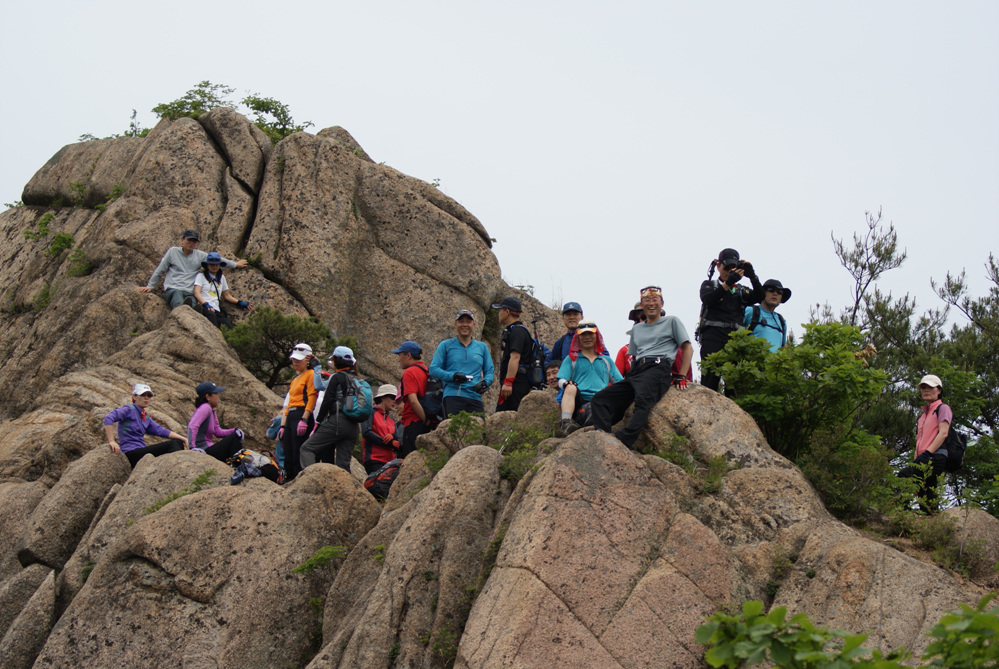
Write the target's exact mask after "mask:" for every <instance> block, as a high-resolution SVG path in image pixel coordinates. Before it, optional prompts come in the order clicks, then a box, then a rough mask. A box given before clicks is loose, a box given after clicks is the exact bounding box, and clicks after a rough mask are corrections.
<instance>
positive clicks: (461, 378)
mask: <svg viewBox="0 0 999 669" xmlns="http://www.w3.org/2000/svg"><path fill="white" fill-rule="evenodd" d="M451 380H452V381H454V382H455V383H465V382H466V381H468V380H469V379H468V377H467V376H465V375H464V374H462V373H461V372H455V373H454V376H453V377H451Z"/></svg>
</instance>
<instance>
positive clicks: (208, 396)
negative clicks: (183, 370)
mask: <svg viewBox="0 0 999 669" xmlns="http://www.w3.org/2000/svg"><path fill="white" fill-rule="evenodd" d="M224 391H225V388H223V387H219V386H216V385H215V384H214V383H212V382H211V381H205V382H204V383H200V384H198V387H197V388H196V389H195V392H196V393H197V394H198V397H197V398H196V399H195V400H194V406H196V407H197V409H195V410H194V415H192V416H191V420H190V421H188V423H187V438H188V440H190V442H191V447H192V448H198V449H201V450H202V451H204V452H205V453H207V454H208V455H210V456H212V457H213V458H215V459H217V460H221V461H222V462H225V461H226V460H228V459H229V458H231V457H232V456H233V455H235V454H236V453H238V452H239V451H240V449H242V448H243V431H242V430H237V429H235V428H230V429H228V430H223V429H222V427H221V426H219V419H218V416H216V415H215V408H216V407H217V406H218V405H219V400H220V399H221V394H222V393H223V392H224ZM215 439H218V441H215Z"/></svg>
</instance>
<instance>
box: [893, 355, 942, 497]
mask: <svg viewBox="0 0 999 669" xmlns="http://www.w3.org/2000/svg"><path fill="white" fill-rule="evenodd" d="M919 396H920V397H921V398H922V399H923V401H924V402H926V404H924V405H923V407H922V409H921V410H920V413H919V420H918V421H916V460H915V462H913V463H912V464H911V465H909V466H908V467H905V468H903V469H902V471H900V472H899V473H898V476H899V477H900V478H910V477H913V476H915V477H917V478H918V479H919V480H920V485H919V508H920V509H921V510H922V511H923V513H925V514H927V515H929V514H931V513H933V512H934V511H936V510H937V478H938V477H939V476H940V474H942V473H944V471H945V467H946V465H947V455H948V453H947V449H946V448H944V447H943V444H944V442H945V441H947V435H948V433H950V427H951V425H952V424H953V423H954V412H953V411H952V410H951V408H950V407H949V406H947V405H946V404H944V403H943V399H941V397H942V396H943V382H942V381H940V377H939V376H937V375H935V374H927V375H926V376H924V377H923V378H922V379H920V380H919Z"/></svg>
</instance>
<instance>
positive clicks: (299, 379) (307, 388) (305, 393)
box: [284, 369, 319, 416]
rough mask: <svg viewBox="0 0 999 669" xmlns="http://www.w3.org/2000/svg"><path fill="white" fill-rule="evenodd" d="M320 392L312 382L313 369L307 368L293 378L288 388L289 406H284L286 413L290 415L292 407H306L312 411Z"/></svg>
mask: <svg viewBox="0 0 999 669" xmlns="http://www.w3.org/2000/svg"><path fill="white" fill-rule="evenodd" d="M318 395H319V393H318V392H317V391H316V386H315V385H313V383H312V370H311V369H307V370H305V371H304V372H302V373H301V374H299V375H298V376H296V377H295V378H293V379H292V380H291V386H290V387H289V388H288V406H286V407H285V408H284V415H285V416H287V415H288V411H289V410H290V409H295V408H304V409H305V410H306V411H308V412H310V413H314V412H315V409H316V398H317V397H318Z"/></svg>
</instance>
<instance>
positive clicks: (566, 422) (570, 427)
mask: <svg viewBox="0 0 999 669" xmlns="http://www.w3.org/2000/svg"><path fill="white" fill-rule="evenodd" d="M558 429H559V430H561V432H562V436H563V437H568V436H569V435H570V434H572V433H573V432H575V431H576V430H578V429H579V426H578V425H576V423H575V421H573V420H572V419H571V418H565V419H563V420H562V422H561V423H559V424H558Z"/></svg>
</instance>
